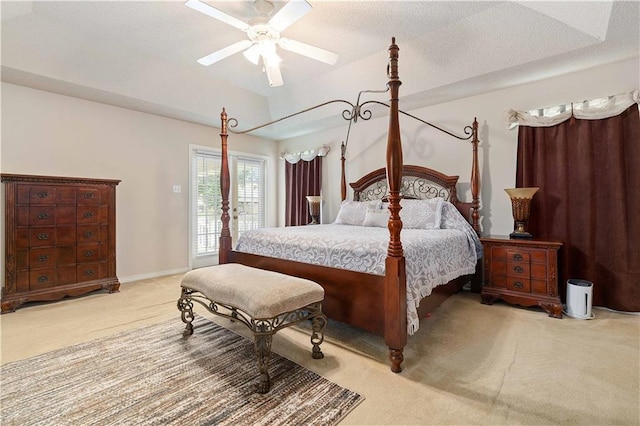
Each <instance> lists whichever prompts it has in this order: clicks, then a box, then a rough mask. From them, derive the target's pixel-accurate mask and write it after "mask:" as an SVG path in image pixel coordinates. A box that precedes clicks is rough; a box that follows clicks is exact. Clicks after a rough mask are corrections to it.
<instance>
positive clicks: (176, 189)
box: [173, 185, 182, 194]
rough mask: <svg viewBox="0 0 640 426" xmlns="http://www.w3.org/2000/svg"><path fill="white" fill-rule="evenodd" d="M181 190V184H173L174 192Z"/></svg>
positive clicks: (177, 192)
mask: <svg viewBox="0 0 640 426" xmlns="http://www.w3.org/2000/svg"><path fill="white" fill-rule="evenodd" d="M180 192H182V188H181V187H180V185H173V193H174V194H179V193H180Z"/></svg>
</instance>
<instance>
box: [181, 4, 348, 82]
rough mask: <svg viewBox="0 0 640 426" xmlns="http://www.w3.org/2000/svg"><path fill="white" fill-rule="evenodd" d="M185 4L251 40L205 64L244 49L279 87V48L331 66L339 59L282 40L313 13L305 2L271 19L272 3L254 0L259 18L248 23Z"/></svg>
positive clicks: (206, 7)
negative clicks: (298, 21)
mask: <svg viewBox="0 0 640 426" xmlns="http://www.w3.org/2000/svg"><path fill="white" fill-rule="evenodd" d="M185 5H186V6H188V7H190V8H192V9H194V10H197V11H198V12H202V13H204V14H206V15H209V16H211V17H213V18H216V19H218V20H220V21H222V22H224V23H226V24H229V25H231V26H233V27H236V28H238V29H240V30H242V31H244V32H246V33H247V36H248V37H249V39H248V40H242V41H239V42H236V43H233V44H231V45H229V46H227V47H225V48H223V49H220V50H218V51H216V52H213V53H211V54H209V55H207V56H205V57H203V58H200V59H198V62H199V63H200V64H202V65H205V66H208V65H211V64H214V63H216V62H218V61H221V60H223V59H225V58H227V57H229V56H231V55H233V54H235V53H238V52H240V51H242V50H244V52H243V54H244V56H245V57H246V58H247V59H248V60H249V61H251V62H253V63H254V64H256V65H258V64H259V63H260V59H262V65H263V67H264V71H265V73H266V74H267V79H268V80H269V85H270V86H271V87H276V86H282V85H283V81H282V74H281V73H280V61H281V59H280V57H279V56H278V54H277V52H276V45H278V46H280V47H281V48H283V49H285V50H288V51H291V52H294V53H298V54H300V55H304V56H307V57H309V58H312V59H315V60H317V61H320V62H324V63H326V64H329V65H333V64H335V63H336V61H337V60H338V54H336V53H334V52H330V51H328V50H324V49H321V48H319V47H316V46H312V45H310V44H306V43H302V42H299V41H295V40H291V39H288V38H285V37H280V33H281V32H283V31H284V30H285V29H287V28H288V27H289V26H290V25H291V24H293V23H294V22H296V21H297V20H298V19H300V18H302V17H303V16H304V15H306V14H307V13H308V12H309V11H310V10H311V5H310V4H309V3H308V2H306V1H305V0H289V1H288V2H287V3H286V4H285V5H284V6H283V7H282V8H281V9H280V10H279V11H278V12H277V13H276V14H275V15H273V16H272V17H271V18H269V16H270V15H271V14H272V13H273V3H271V2H270V1H268V0H255V2H254V10H255V11H256V12H257V13H258V14H259V16H257V17H255V18H253V19H251V20H250V21H249V22H248V23H247V22H243V21H241V20H239V19H237V18H234V17H233V16H231V15H229V14H227V13H225V12H222V11H221V10H218V9H216V8H215V7H212V6H210V5H208V4H207V3H203V2H202V1H200V0H187V1H186V2H185Z"/></svg>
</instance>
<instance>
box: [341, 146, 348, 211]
mask: <svg viewBox="0 0 640 426" xmlns="http://www.w3.org/2000/svg"><path fill="white" fill-rule="evenodd" d="M346 152H347V145H345V143H344V142H342V145H340V172H341V175H340V197H342V198H340V201H344V200H346V199H347V173H346V170H345V166H344V162H345V154H346Z"/></svg>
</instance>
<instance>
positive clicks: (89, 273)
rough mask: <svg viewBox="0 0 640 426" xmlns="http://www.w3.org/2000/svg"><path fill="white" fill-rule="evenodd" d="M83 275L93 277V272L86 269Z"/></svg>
mask: <svg viewBox="0 0 640 426" xmlns="http://www.w3.org/2000/svg"><path fill="white" fill-rule="evenodd" d="M84 275H85V276H86V277H89V276H91V275H93V271H92V270H91V269H87V270H86V271H84Z"/></svg>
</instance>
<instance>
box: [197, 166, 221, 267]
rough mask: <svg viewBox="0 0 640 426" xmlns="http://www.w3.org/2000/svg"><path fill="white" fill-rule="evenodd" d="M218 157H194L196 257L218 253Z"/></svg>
mask: <svg viewBox="0 0 640 426" xmlns="http://www.w3.org/2000/svg"><path fill="white" fill-rule="evenodd" d="M220 168H221V161H220V157H219V156H215V155H208V154H201V153H198V154H197V156H196V178H195V180H196V206H195V219H196V220H195V222H194V224H195V230H194V231H195V241H196V244H195V245H196V256H198V255H207V254H213V253H217V252H218V243H219V239H220V230H221V228H222V221H221V220H220V215H221V212H222V210H221V209H222V196H221V193H220Z"/></svg>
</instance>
